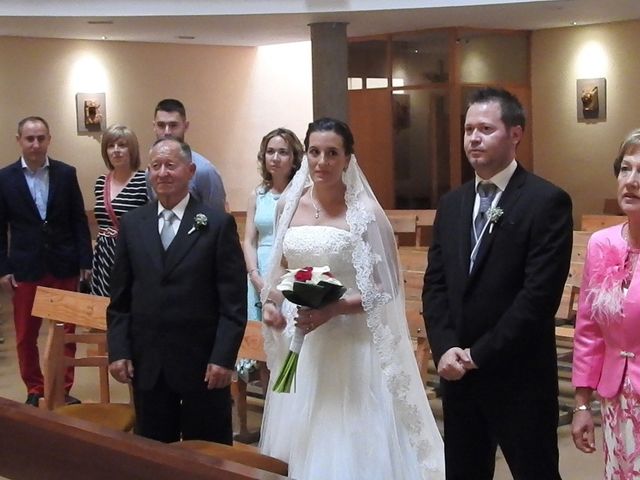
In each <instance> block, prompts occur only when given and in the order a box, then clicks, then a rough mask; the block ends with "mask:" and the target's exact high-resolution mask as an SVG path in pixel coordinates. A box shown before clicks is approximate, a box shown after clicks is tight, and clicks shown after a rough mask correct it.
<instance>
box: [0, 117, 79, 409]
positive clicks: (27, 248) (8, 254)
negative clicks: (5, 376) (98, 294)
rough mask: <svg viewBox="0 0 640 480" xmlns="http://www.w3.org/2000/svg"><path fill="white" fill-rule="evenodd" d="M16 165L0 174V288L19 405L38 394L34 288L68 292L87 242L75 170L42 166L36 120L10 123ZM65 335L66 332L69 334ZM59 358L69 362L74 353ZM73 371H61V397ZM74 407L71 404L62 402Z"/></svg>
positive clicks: (43, 146)
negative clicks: (9, 299) (19, 384)
mask: <svg viewBox="0 0 640 480" xmlns="http://www.w3.org/2000/svg"><path fill="white" fill-rule="evenodd" d="M16 138H17V141H18V145H19V146H20V149H21V151H22V156H21V157H20V159H19V160H18V161H17V162H15V163H13V164H11V165H9V166H7V167H5V168H3V169H2V170H0V285H1V286H2V288H3V289H4V290H6V291H7V292H9V293H10V294H11V295H12V296H13V318H14V323H15V327H16V347H17V351H18V364H19V365H20V375H21V377H22V380H23V381H24V383H25V385H26V386H27V401H26V403H27V404H30V405H33V406H38V401H39V399H40V397H42V395H43V393H44V386H43V379H42V371H41V369H40V360H39V353H38V343H37V342H38V333H39V331H40V325H41V323H42V319H41V318H38V317H32V316H31V308H32V307H33V299H34V296H35V291H36V287H37V286H38V285H43V286H47V287H54V288H61V289H64V290H76V289H77V286H78V275H79V274H81V275H82V277H83V278H88V276H89V274H90V272H91V258H92V251H91V236H90V233H89V226H88V223H87V216H86V213H85V210H84V202H83V201H82V193H81V192H80V186H79V185H78V179H77V177H76V169H75V168H73V167H71V166H69V165H67V164H65V163H62V162H59V161H57V160H54V159H52V158H49V157H48V156H47V150H48V148H49V143H50V142H51V135H50V132H49V125H48V124H47V122H46V121H45V120H44V119H43V118H41V117H27V118H24V119H23V120H21V121H20V122H19V123H18V134H17V135H16ZM65 329H66V330H67V331H69V332H73V326H66V327H65ZM65 353H66V354H67V355H69V356H73V355H75V345H73V344H68V345H66V347H65ZM72 384H73V369H72V368H70V369H69V370H68V371H67V374H66V377H65V387H66V391H67V394H68V392H69V390H70V389H71V386H72ZM67 401H68V402H69V403H75V402H77V400H75V399H74V398H73V397H69V396H68V397H67Z"/></svg>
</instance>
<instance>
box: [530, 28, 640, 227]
mask: <svg viewBox="0 0 640 480" xmlns="http://www.w3.org/2000/svg"><path fill="white" fill-rule="evenodd" d="M638 44H640V21H631V22H622V23H612V24H602V25H593V26H586V27H569V28H562V29H553V30H539V31H536V32H533V35H532V55H531V64H532V68H531V72H532V101H533V108H532V113H533V124H534V138H533V146H534V164H535V170H536V173H538V174H540V175H542V176H543V177H546V178H548V179H549V180H551V181H553V182H554V183H556V184H558V185H560V186H562V187H563V188H565V189H566V190H567V191H568V192H569V193H570V194H571V196H572V198H573V201H574V219H575V220H576V221H577V222H579V219H580V216H581V215H582V214H583V213H601V212H602V207H603V201H604V199H605V198H613V197H615V195H616V181H615V178H614V176H613V170H612V163H613V158H614V157H615V155H616V153H617V149H618V146H619V145H620V142H621V141H622V140H623V138H624V137H625V136H626V134H627V133H628V132H630V131H631V130H633V129H634V128H638V127H640V115H639V114H638V112H639V111H640V95H639V94H638V79H639V78H640V56H638V55H636V54H635V46H636V45H638ZM599 77H605V78H606V81H607V85H606V90H607V118H606V121H604V122H598V123H578V121H577V116H576V79H579V78H599ZM577 226H578V224H576V228H577Z"/></svg>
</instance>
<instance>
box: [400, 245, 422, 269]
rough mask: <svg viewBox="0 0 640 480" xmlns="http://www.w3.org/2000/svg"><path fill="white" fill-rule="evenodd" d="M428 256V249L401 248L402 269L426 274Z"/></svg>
mask: <svg viewBox="0 0 640 480" xmlns="http://www.w3.org/2000/svg"><path fill="white" fill-rule="evenodd" d="M428 254H429V248H428V247H399V248H398V257H399V259H400V269H401V270H402V271H413V272H422V273H423V274H424V272H425V270H426V269H427V260H428V258H427V256H428Z"/></svg>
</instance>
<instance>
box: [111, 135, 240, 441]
mask: <svg viewBox="0 0 640 480" xmlns="http://www.w3.org/2000/svg"><path fill="white" fill-rule="evenodd" d="M150 157H151V158H150V162H149V173H150V180H151V184H152V186H153V188H154V190H155V192H156V195H157V198H158V200H157V201H154V202H150V203H149V204H147V205H145V206H143V207H140V208H138V209H136V210H132V211H131V212H129V213H127V214H126V215H124V216H123V218H122V222H121V227H120V235H119V237H118V243H117V246H116V258H115V264H114V268H113V272H112V275H111V303H110V304H109V307H108V309H107V338H108V344H109V361H110V366H109V369H110V371H111V374H112V375H113V377H114V378H115V379H116V380H118V381H120V382H131V383H132V385H133V394H134V403H135V408H136V433H138V434H140V435H143V436H145V437H148V438H153V439H155V440H159V441H162V442H175V441H178V440H180V439H184V440H188V439H197V440H209V441H214V442H218V443H227V444H231V443H232V435H233V432H232V426H231V395H230V388H229V385H230V382H231V376H232V374H233V372H234V365H235V361H236V356H237V354H238V350H239V348H240V343H241V342H242V337H243V335H244V329H245V326H246V322H247V280H246V268H245V264H244V257H243V255H242V249H241V248H240V241H239V239H238V233H237V229H236V223H235V221H234V219H233V217H232V216H231V215H229V214H228V213H226V212H224V211H221V210H214V209H212V208H210V207H208V206H206V205H205V204H204V203H202V202H200V201H198V200H196V199H195V198H194V197H193V195H191V194H190V193H189V181H190V179H191V178H192V176H193V174H194V171H195V165H194V164H193V162H192V161H191V150H190V148H189V146H188V145H186V144H185V143H183V142H181V141H179V140H176V139H172V138H163V139H160V140H158V141H157V142H156V143H155V144H154V146H153V148H152V149H151V153H150Z"/></svg>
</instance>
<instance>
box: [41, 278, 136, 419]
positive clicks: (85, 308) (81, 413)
mask: <svg viewBox="0 0 640 480" xmlns="http://www.w3.org/2000/svg"><path fill="white" fill-rule="evenodd" d="M108 304H109V299H108V298H106V297H99V296H95V295H86V294H84V293H78V292H69V291H66V290H58V289H55V288H46V287H38V289H37V291H36V296H35V300H34V303H33V309H32V314H33V315H35V316H38V317H42V318H43V319H46V320H48V321H49V335H48V338H47V345H46V349H45V354H44V398H43V399H42V400H41V403H40V405H41V406H44V407H45V408H46V409H47V410H53V411H55V412H56V413H59V414H61V415H66V416H70V417H74V418H78V419H82V420H87V421H89V422H92V423H95V424H99V425H102V426H105V427H109V428H113V429H116V430H121V431H125V432H126V431H129V430H131V429H132V428H133V425H134V423H135V414H134V409H133V406H132V405H131V404H130V403H129V404H121V403H110V400H111V397H110V391H109V371H108V367H109V360H108V357H107V353H106V333H105V332H106V327H107V325H106V308H107V305H108ZM61 322H63V323H71V324H74V325H76V328H78V327H80V329H88V330H87V331H81V332H76V333H75V334H67V333H65V331H64V328H63V324H62V323H61ZM65 343H76V344H80V345H82V344H84V345H90V346H91V347H89V348H87V349H86V350H87V354H86V355H83V354H82V349H78V352H77V353H76V357H75V358H70V357H67V356H65V354H64V344H65ZM69 366H73V367H97V368H98V372H99V397H100V401H99V403H83V404H80V405H65V401H64V397H65V391H64V376H65V371H66V369H67V367H69Z"/></svg>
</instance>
